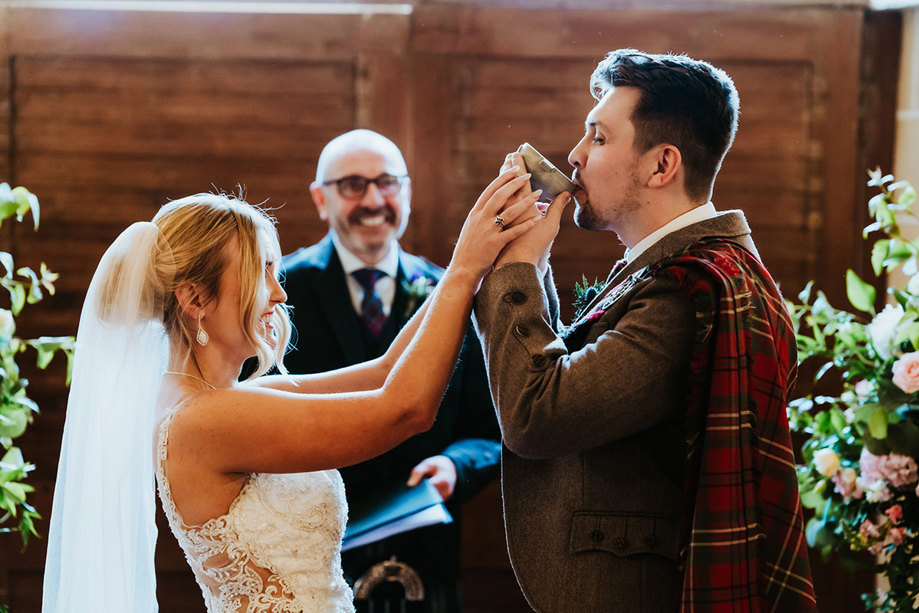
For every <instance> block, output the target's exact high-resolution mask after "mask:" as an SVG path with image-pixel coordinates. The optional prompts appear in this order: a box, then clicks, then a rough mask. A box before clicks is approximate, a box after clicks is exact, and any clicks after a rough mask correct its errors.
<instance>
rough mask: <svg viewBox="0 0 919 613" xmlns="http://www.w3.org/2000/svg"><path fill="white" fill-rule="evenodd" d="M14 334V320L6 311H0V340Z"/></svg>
mask: <svg viewBox="0 0 919 613" xmlns="http://www.w3.org/2000/svg"><path fill="white" fill-rule="evenodd" d="M15 332H16V320H15V319H13V314H12V313H11V312H10V311H8V310H7V309H0V338H10V337H11V336H13V334H14V333H15Z"/></svg>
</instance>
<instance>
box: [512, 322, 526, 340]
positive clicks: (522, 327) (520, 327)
mask: <svg viewBox="0 0 919 613" xmlns="http://www.w3.org/2000/svg"><path fill="white" fill-rule="evenodd" d="M514 332H516V333H517V335H518V336H522V337H523V338H526V337H528V336H529V335H530V329H529V328H528V327H527V326H526V324H517V325H516V326H514Z"/></svg>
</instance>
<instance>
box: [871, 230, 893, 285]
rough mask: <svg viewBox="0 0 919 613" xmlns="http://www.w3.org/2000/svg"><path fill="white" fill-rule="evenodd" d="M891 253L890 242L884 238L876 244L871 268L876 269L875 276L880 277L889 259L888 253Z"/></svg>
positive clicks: (872, 254) (872, 252)
mask: <svg viewBox="0 0 919 613" xmlns="http://www.w3.org/2000/svg"><path fill="white" fill-rule="evenodd" d="M889 251H890V240H889V239H886V238H883V239H881V240H879V241H878V242H876V243H874V247H872V248H871V268H872V269H874V276H876V277H880V276H881V271H882V270H883V269H884V260H886V259H887V253H888V252H889Z"/></svg>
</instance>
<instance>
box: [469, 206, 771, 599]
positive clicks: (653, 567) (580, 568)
mask: <svg viewBox="0 0 919 613" xmlns="http://www.w3.org/2000/svg"><path fill="white" fill-rule="evenodd" d="M709 237H724V238H728V239H730V240H733V241H735V242H738V243H740V244H741V245H743V246H744V247H746V248H747V249H750V250H751V251H753V252H754V253H756V250H755V247H754V245H753V242H752V239H751V238H750V229H749V226H748V225H747V223H746V220H745V219H744V216H743V213H741V212H740V211H730V212H726V213H720V214H719V215H718V216H717V217H716V218H714V219H711V220H706V221H702V222H698V223H696V224H693V225H691V226H688V227H686V228H683V229H682V230H679V231H677V232H674V233H673V234H670V235H668V236H666V237H664V238H663V239H662V240H661V241H659V242H658V243H656V244H655V245H653V246H652V247H651V248H650V249H648V250H647V251H645V252H644V253H642V254H641V255H640V256H639V257H638V258H637V259H636V260H635V261H633V262H632V263H630V264H628V265H627V266H625V267H623V268H621V269H619V270H617V271H616V273H615V274H614V275H611V278H610V279H609V280H608V283H607V286H606V288H605V289H604V291H601V292H600V294H599V295H598V296H597V298H596V299H595V301H594V303H593V304H592V305H589V306H588V308H586V309H584V311H583V312H585V313H589V312H591V310H593V308H594V305H596V304H599V303H600V302H601V301H603V300H604V299H605V298H607V296H608V295H616V294H618V296H616V297H615V299H614V300H613V301H612V304H611V305H610V306H609V307H608V308H607V309H606V311H605V312H604V313H603V315H602V316H601V317H600V318H599V319H596V320H595V321H593V322H574V325H573V326H572V329H571V330H569V331H568V333H567V334H565V338H563V336H562V334H564V333H563V332H561V331H560V327H559V325H558V321H557V320H558V297H557V295H556V293H555V288H554V284H553V283H552V280H551V273H549V274H547V275H546V277H545V278H541V277H540V275H539V273H538V271H537V270H536V268H535V267H534V266H532V265H530V264H526V263H515V264H509V265H506V266H503V267H501V268H500V269H498V270H496V271H494V272H492V273H491V274H490V275H488V276H487V277H486V278H485V280H484V282H483V284H482V288H481V289H480V291H479V293H478V295H477V296H476V300H475V310H474V315H475V323H476V328H477V332H478V334H479V338H480V340H481V341H482V347H483V349H484V351H485V359H486V363H487V368H488V377H489V383H490V386H491V393H492V397H493V399H494V403H495V407H496V410H497V413H498V420H499V422H500V425H501V431H502V436H503V440H504V447H503V449H502V489H503V496H504V521H505V528H506V532H507V543H508V551H509V554H510V559H511V563H512V565H513V568H514V572H515V574H516V576H517V581H518V582H519V584H520V587H521V589H522V590H523V593H524V595H525V596H526V598H527V600H528V601H529V603H530V605H531V606H532V607H533V608H534V610H536V611H540V612H543V613H575V612H585V613H586V612H593V611H604V612H610V613H616V612H622V613H643V612H647V613H651V612H654V613H656V612H659V611H676V610H677V607H678V605H679V594H680V587H681V583H682V576H681V573H680V570H679V568H678V558H679V548H680V543H679V540H680V533H679V518H678V513H679V509H680V508H681V497H682V486H683V470H684V461H685V459H684V457H685V452H684V433H683V422H682V417H683V411H684V404H685V401H684V397H685V393H686V385H687V374H688V368H689V357H690V351H691V347H692V341H693V338H694V323H695V316H694V311H693V305H692V304H690V303H689V300H688V299H687V298H686V297H685V294H683V293H682V292H681V291H680V290H679V289H678V288H677V287H676V286H675V285H673V284H672V282H669V281H666V280H663V279H660V278H657V277H653V276H651V277H647V276H645V275H642V274H641V271H642V269H644V267H646V266H648V265H650V264H653V263H655V262H657V261H660V260H662V259H665V258H667V257H668V256H671V255H673V254H675V253H678V252H679V251H681V250H682V249H683V248H684V247H686V246H687V245H689V244H692V243H695V242H697V241H699V240H701V239H703V238H709ZM579 323H580V325H579Z"/></svg>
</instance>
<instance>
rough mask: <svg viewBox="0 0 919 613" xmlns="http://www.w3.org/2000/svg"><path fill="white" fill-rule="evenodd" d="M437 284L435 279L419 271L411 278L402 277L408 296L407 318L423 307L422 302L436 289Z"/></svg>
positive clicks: (403, 287) (403, 288)
mask: <svg viewBox="0 0 919 613" xmlns="http://www.w3.org/2000/svg"><path fill="white" fill-rule="evenodd" d="M436 284H437V283H436V281H434V279H431V278H430V277H426V276H424V275H422V274H417V273H416V274H415V276H414V277H412V278H411V280H409V279H402V290H403V291H404V292H405V295H406V297H407V298H408V300H407V301H406V303H405V313H404V317H405V319H408V318H409V317H411V316H412V315H413V314H414V313H415V311H417V310H418V309H419V308H420V307H421V304H422V303H423V302H424V301H425V300H426V299H427V297H428V296H430V295H431V292H433V291H434V286H435V285H436Z"/></svg>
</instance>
